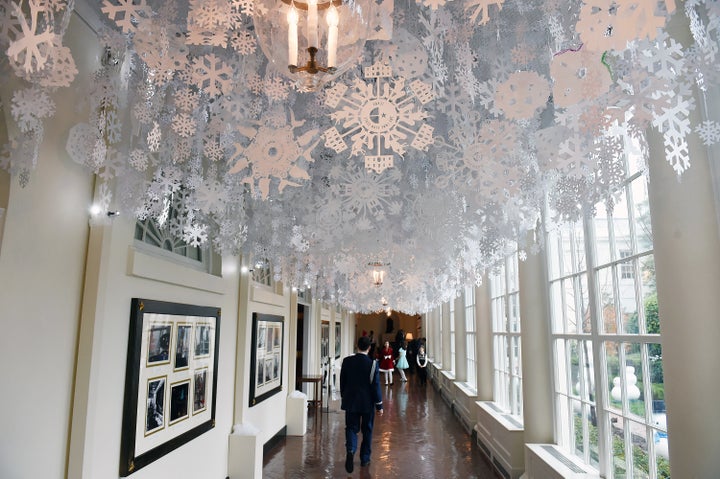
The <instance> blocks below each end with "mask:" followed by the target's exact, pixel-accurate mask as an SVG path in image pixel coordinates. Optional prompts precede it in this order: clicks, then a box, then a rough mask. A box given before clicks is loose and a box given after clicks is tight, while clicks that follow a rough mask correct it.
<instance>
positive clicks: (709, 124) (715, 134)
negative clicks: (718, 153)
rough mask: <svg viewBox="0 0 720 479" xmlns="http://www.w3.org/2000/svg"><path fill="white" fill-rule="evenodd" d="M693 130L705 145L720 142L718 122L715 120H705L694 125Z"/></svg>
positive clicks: (719, 125)
mask: <svg viewBox="0 0 720 479" xmlns="http://www.w3.org/2000/svg"><path fill="white" fill-rule="evenodd" d="M695 132H696V133H697V134H698V136H699V137H700V139H701V140H702V142H703V144H704V145H705V146H710V145H714V144H715V143H720V123H718V122H716V121H712V120H705V121H704V122H702V123H701V124H700V125H698V126H697V127H695Z"/></svg>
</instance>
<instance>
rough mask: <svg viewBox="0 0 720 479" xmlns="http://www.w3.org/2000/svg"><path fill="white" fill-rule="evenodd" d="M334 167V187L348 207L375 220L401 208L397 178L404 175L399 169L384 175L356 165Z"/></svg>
mask: <svg viewBox="0 0 720 479" xmlns="http://www.w3.org/2000/svg"><path fill="white" fill-rule="evenodd" d="M334 171H335V174H334V175H333V176H332V180H333V184H332V185H331V190H332V192H333V194H335V195H336V196H338V197H339V198H340V201H341V202H342V207H343V208H344V209H345V211H348V212H350V213H351V214H352V215H354V216H357V217H359V218H365V219H372V220H375V221H380V220H382V219H384V218H385V217H386V216H389V215H397V214H398V213H399V212H400V208H401V203H400V201H399V199H400V194H401V191H400V190H399V189H398V188H397V182H398V181H399V180H400V179H401V177H402V175H401V174H400V172H399V171H398V170H397V169H392V170H389V171H388V173H387V174H384V175H380V174H377V173H375V172H372V171H367V170H366V169H364V168H357V167H352V168H343V169H336V170H334Z"/></svg>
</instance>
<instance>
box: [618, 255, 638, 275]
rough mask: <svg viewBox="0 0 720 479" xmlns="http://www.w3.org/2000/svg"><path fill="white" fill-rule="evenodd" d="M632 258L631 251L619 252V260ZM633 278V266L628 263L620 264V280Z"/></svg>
mask: <svg viewBox="0 0 720 479" xmlns="http://www.w3.org/2000/svg"><path fill="white" fill-rule="evenodd" d="M630 256H632V251H630V250H627V249H621V250H620V259H627V258H630ZM634 277H635V270H634V268H633V264H632V262H630V261H625V262H624V263H620V278H621V279H633V278H634Z"/></svg>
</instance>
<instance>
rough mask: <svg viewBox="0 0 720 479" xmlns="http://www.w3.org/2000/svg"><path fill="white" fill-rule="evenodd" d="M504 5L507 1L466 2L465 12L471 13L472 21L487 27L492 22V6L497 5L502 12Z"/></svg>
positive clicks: (475, 0)
mask: <svg viewBox="0 0 720 479" xmlns="http://www.w3.org/2000/svg"><path fill="white" fill-rule="evenodd" d="M503 3H505V0H465V11H468V10H470V11H471V13H470V21H472V22H475V21H477V24H478V25H485V24H486V23H487V22H489V21H490V5H497V7H498V10H502V6H503ZM478 17H480V19H478Z"/></svg>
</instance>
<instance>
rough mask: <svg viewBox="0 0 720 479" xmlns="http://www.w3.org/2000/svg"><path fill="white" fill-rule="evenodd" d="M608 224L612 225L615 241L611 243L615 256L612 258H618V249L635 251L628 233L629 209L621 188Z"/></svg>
mask: <svg viewBox="0 0 720 479" xmlns="http://www.w3.org/2000/svg"><path fill="white" fill-rule="evenodd" d="M610 224H611V225H612V229H613V237H614V242H615V244H614V245H613V252H614V253H615V257H614V258H613V259H614V260H616V259H618V251H619V250H628V251H631V252H632V253H635V250H636V248H635V245H634V241H633V238H632V236H631V235H630V210H629V208H628V203H627V195H626V193H625V190H622V191H621V193H620V195H619V196H618V198H617V201H616V203H615V208H614V209H613V214H612V217H611V221H610Z"/></svg>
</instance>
